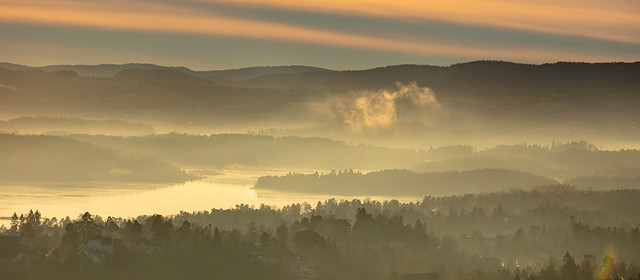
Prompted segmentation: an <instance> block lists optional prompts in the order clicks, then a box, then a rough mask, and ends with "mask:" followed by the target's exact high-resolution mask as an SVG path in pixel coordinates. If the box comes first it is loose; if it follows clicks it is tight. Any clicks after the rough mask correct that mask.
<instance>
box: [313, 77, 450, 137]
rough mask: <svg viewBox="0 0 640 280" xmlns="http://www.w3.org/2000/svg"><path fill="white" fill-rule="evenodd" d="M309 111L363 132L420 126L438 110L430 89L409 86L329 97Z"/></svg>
mask: <svg viewBox="0 0 640 280" xmlns="http://www.w3.org/2000/svg"><path fill="white" fill-rule="evenodd" d="M311 108H312V110H313V111H314V112H316V113H318V114H320V115H321V116H323V117H328V118H329V119H333V120H334V121H335V122H337V123H339V124H340V125H342V126H343V127H344V128H346V129H347V130H350V131H352V132H364V131H371V130H377V129H384V128H389V127H391V126H393V125H394V124H396V123H397V122H399V121H420V122H424V121H426V120H425V118H426V117H427V116H428V114H429V113H432V112H434V111H435V110H436V109H438V108H440V103H439V102H438V101H437V99H436V96H435V94H434V93H433V91H431V89H429V88H428V87H420V86H418V85H417V84H416V83H415V82H412V83H409V84H406V85H403V84H400V83H398V84H396V88H395V89H393V90H387V89H381V90H378V91H357V92H351V93H349V94H347V95H333V96H330V97H329V98H327V99H325V100H324V101H322V102H316V103H312V104H311Z"/></svg>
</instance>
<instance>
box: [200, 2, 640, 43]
mask: <svg viewBox="0 0 640 280" xmlns="http://www.w3.org/2000/svg"><path fill="white" fill-rule="evenodd" d="M199 1H200V2H208V3H213V2H227V3H235V4H236V5H238V4H244V5H263V6H271V7H278V8H283V9H299V10H306V11H323V12H326V13H339V14H354V13H356V14H364V15H370V16H378V17H386V18H393V19H396V20H400V21H414V20H419V19H436V20H442V21H449V22H457V23H464V24H469V25H486V26H493V27H501V28H513V29H522V30H530V31H539V32H546V33H554V34H567V35H577V36H585V37H593V38H600V39H606V40H616V41H621V42H628V43H635V44H640V17H638V16H637V15H638V13H639V12H640V4H639V3H638V2H637V1H634V0H623V1H595V0H586V1H576V0H569V1H551V0H544V1H539V0H487V1H475V0H446V1H445V0H409V1H383V0H352V1H348V2H345V1H340V0H326V1H316V0H302V1H293V0H233V1H230V0H199Z"/></svg>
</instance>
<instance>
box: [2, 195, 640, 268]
mask: <svg viewBox="0 0 640 280" xmlns="http://www.w3.org/2000/svg"><path fill="white" fill-rule="evenodd" d="M639 200H640V192H639V191H637V190H615V191H577V190H575V189H572V188H568V187H567V188H564V189H558V188H553V189H551V188H546V189H545V188H540V189H537V190H533V191H509V192H497V193H488V194H480V195H477V194H475V195H464V196H446V197H430V196H428V197H425V198H424V199H423V200H422V201H418V202H411V203H399V202H398V201H385V202H379V201H371V200H365V201H360V200H352V201H336V200H328V201H324V202H318V204H317V205H316V206H315V207H312V206H311V205H309V204H292V205H290V206H286V207H283V208H281V209H275V208H271V207H269V206H264V205H262V206H260V207H259V208H253V207H250V206H247V205H237V206H236V207H235V208H234V209H226V210H224V209H211V210H210V211H202V212H193V213H187V212H182V213H179V214H176V215H173V216H166V217H165V216H161V215H149V216H139V217H137V218H114V217H107V218H106V219H105V218H102V217H99V216H93V215H91V214H90V213H84V214H81V215H79V216H78V218H76V219H70V218H69V217H67V218H64V219H61V220H57V219H55V218H51V219H50V218H43V217H42V214H41V213H39V212H38V211H35V212H34V211H30V212H29V213H23V214H21V215H18V214H14V216H13V217H12V219H11V224H10V226H9V227H8V228H5V227H4V226H3V227H2V234H1V236H0V248H1V250H0V276H1V277H2V278H3V279H4V278H6V279H42V278H47V279H116V278H117V279H177V278H182V279H185V278H189V279H203V278H210V277H215V278H223V279H255V278H260V279H441V280H446V279H456V280H457V279H460V280H463V279H478V280H480V279H505V280H506V279H540V280H547V279H550V280H561V279H584V280H588V279H638V277H639V276H640V265H639V263H638V261H639V260H640V254H639V252H640V231H639V229H638V227H639V226H640V221H639V220H638V217H637V213H638V212H639V211H640V208H638V207H640V206H639V204H638V203H637V201H639Z"/></svg>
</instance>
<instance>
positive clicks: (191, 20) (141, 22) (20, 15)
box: [0, 0, 615, 61]
mask: <svg viewBox="0 0 640 280" xmlns="http://www.w3.org/2000/svg"><path fill="white" fill-rule="evenodd" d="M234 1H236V0H234ZM237 1H241V2H243V3H254V1H255V3H257V0H237ZM448 1H450V2H443V3H440V2H439V1H433V0H432V1H405V2H403V4H397V3H396V4H389V3H387V2H384V1H376V0H368V1H367V0H353V1H350V2H348V3H347V4H344V2H342V1H340V2H339V1H336V0H326V1H324V2H322V3H320V2H318V1H309V0H306V1H305V0H301V1H300V0H299V1H296V2H295V3H294V2H293V1H291V3H289V2H290V1H286V0H270V1H267V2H266V3H269V4H272V5H285V4H292V5H293V6H294V7H298V8H305V9H311V8H319V7H320V6H322V7H323V9H325V10H336V11H337V10H340V11H358V12H365V13H369V12H370V13H377V14H383V15H394V16H401V15H408V16H415V17H419V16H421V15H423V16H424V15H431V14H433V15H434V16H437V15H439V16H442V17H444V15H447V14H455V15H456V16H458V17H466V18H468V19H470V20H473V14H474V13H472V12H471V10H472V9H471V8H478V4H473V3H475V1H471V2H469V3H467V4H469V5H472V7H471V8H468V9H460V8H459V6H456V3H457V4H458V5H462V3H463V2H464V3H466V2H465V1H462V0H448ZM436 2H438V3H439V5H436V6H437V7H431V6H429V5H425V4H420V5H418V4H419V3H427V4H432V5H435V4H436ZM407 3H409V4H412V3H413V4H416V7H415V8H413V9H411V8H412V7H411V6H410V5H408V4H407ZM483 3H485V4H486V5H488V6H489V8H491V9H489V8H487V7H484V9H485V10H487V9H489V10H492V11H493V10H500V9H502V10H504V11H509V10H512V9H514V8H513V7H510V6H509V5H508V4H504V3H503V4H501V5H498V4H497V2H496V1H489V2H483ZM365 4H366V5H365ZM491 4H492V5H493V6H491ZM426 12H430V14H429V13H427V14H423V13H426ZM493 13H496V12H495V11H494V12H493ZM536 13H542V14H545V13H546V12H544V11H541V12H536ZM515 16H516V15H513V17H515ZM0 21H7V22H29V23H41V24H57V25H72V26H90V27H96V28H107V29H118V30H137V31H144V32H176V33H196V34H211V35H221V36H234V37H247V38H260V39H267V40H280V41H291V42H303V43H311V44H317V45H327V46H338V47H347V48H354V49H367V50H378V51H386V52H396V53H407V54H420V55H441V56H463V57H474V58H493V59H523V58H524V59H529V60H537V61H548V60H549V58H552V57H553V58H562V59H570V60H593V59H599V60H611V59H612V58H609V57H593V56H590V57H588V58H585V57H584V56H581V55H576V54H573V53H567V52H551V51H545V50H539V49H526V48H520V49H518V48H484V49H482V48H475V47H473V46H465V45H452V44H449V43H446V42H433V41H428V39H426V38H402V39H400V38H384V37H374V36H366V35H359V34H350V33H345V32H341V31H333V30H323V29H314V28H305V27H299V26H292V25H286V24H281V23H273V22H264V21H256V20H248V19H240V18H230V17H225V16H223V15H219V14H215V13H211V12H203V11H199V10H194V9H188V8H186V7H182V6H175V5H174V6H171V5H161V4H156V3H151V2H135V1H69V0H67V1H65V0H58V1H56V0H48V1H43V0H30V1H15V0H14V1H11V0H8V1H7V0H5V1H3V2H0ZM614 59H615V58H614Z"/></svg>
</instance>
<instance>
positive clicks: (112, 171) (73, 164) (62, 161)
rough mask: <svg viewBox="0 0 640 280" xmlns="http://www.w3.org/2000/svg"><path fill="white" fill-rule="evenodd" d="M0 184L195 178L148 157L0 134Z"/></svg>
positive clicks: (58, 140)
mask: <svg viewBox="0 0 640 280" xmlns="http://www.w3.org/2000/svg"><path fill="white" fill-rule="evenodd" d="M0 154H2V157H0V184H29V183H46V184H56V183H64V184H71V185H75V184H85V183H93V182H99V183H110V182H111V183H116V182H117V183H141V182H144V183H180V182H185V181H188V180H192V179H195V178H196V177H195V176H192V175H188V174H186V173H184V172H183V171H181V170H180V169H178V168H176V167H174V166H172V165H169V164H166V163H163V162H160V161H158V160H157V159H155V158H152V157H139V156H131V155H126V154H123V153H121V152H117V151H115V150H112V149H108V148H104V147H98V146H95V145H92V144H89V143H84V142H79V141H75V140H71V139H66V138H62V137H55V136H21V135H11V134H0Z"/></svg>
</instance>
